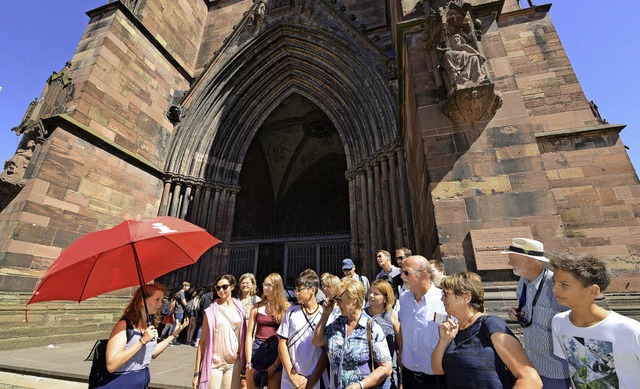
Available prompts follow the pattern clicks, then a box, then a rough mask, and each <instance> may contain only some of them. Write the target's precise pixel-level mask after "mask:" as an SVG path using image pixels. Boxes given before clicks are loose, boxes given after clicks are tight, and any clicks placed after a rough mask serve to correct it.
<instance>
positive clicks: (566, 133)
mask: <svg viewBox="0 0 640 389" xmlns="http://www.w3.org/2000/svg"><path fill="white" fill-rule="evenodd" d="M626 126H627V125H626V124H602V125H598V126H589V127H576V128H568V129H565V130H555V131H546V132H537V133H535V134H534V136H535V138H536V140H537V141H538V142H540V141H546V140H549V139H550V138H566V137H573V136H576V135H592V134H597V133H602V132H611V131H615V132H618V133H619V132H620V131H622V130H623V129H624V128H625V127H626Z"/></svg>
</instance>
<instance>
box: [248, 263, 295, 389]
mask: <svg viewBox="0 0 640 389" xmlns="http://www.w3.org/2000/svg"><path fill="white" fill-rule="evenodd" d="M290 305H291V304H289V302H288V301H287V298H286V297H285V295H284V284H283V283H282V277H280V274H278V273H271V274H269V275H268V276H266V277H265V279H264V282H263V283H262V301H260V302H259V303H257V304H256V305H254V307H253V308H252V309H251V313H250V314H249V326H248V331H247V335H246V336H247V339H246V342H245V349H246V350H245V351H246V354H247V364H246V373H247V387H248V388H249V389H255V388H262V387H264V386H267V387H268V388H269V389H276V388H280V380H281V378H282V363H281V362H280V357H279V356H278V335H277V331H278V327H280V323H282V319H283V318H284V314H285V312H286V311H287V309H288V308H289V306H290Z"/></svg>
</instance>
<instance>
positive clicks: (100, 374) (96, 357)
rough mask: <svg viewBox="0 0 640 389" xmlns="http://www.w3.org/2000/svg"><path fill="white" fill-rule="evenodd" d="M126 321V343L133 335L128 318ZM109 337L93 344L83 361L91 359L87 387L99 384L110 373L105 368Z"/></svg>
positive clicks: (91, 387) (91, 388)
mask: <svg viewBox="0 0 640 389" xmlns="http://www.w3.org/2000/svg"><path fill="white" fill-rule="evenodd" d="M125 322H126V323H127V343H129V341H130V340H131V338H132V337H133V325H131V323H129V320H125ZM108 342H109V339H100V340H98V341H97V342H96V344H94V345H93V348H92V349H91V351H90V352H89V355H88V356H87V358H86V359H85V361H91V371H90V372H89V389H93V388H96V387H98V385H100V382H101V381H102V380H104V379H105V378H106V377H108V376H109V375H111V373H109V370H107V343H108Z"/></svg>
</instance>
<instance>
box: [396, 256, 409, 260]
mask: <svg viewBox="0 0 640 389" xmlns="http://www.w3.org/2000/svg"><path fill="white" fill-rule="evenodd" d="M406 257H407V256H406V255H401V256H399V257H396V259H405V258H406Z"/></svg>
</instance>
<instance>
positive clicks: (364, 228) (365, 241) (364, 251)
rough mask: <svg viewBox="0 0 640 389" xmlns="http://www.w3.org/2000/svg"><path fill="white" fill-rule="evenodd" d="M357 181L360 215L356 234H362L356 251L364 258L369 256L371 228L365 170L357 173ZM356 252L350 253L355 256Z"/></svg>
mask: <svg viewBox="0 0 640 389" xmlns="http://www.w3.org/2000/svg"><path fill="white" fill-rule="evenodd" d="M358 181H360V198H361V204H360V209H359V213H360V215H361V216H362V217H361V220H359V223H358V231H359V232H358V235H359V236H362V240H361V243H362V247H361V248H360V250H359V251H358V253H357V254H359V257H360V258H366V257H368V256H369V254H370V252H369V250H371V230H370V229H369V228H370V225H371V223H370V222H369V194H368V193H367V188H368V185H367V176H366V173H365V172H361V173H360V174H358ZM355 254H356V253H352V255H353V256H355Z"/></svg>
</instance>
